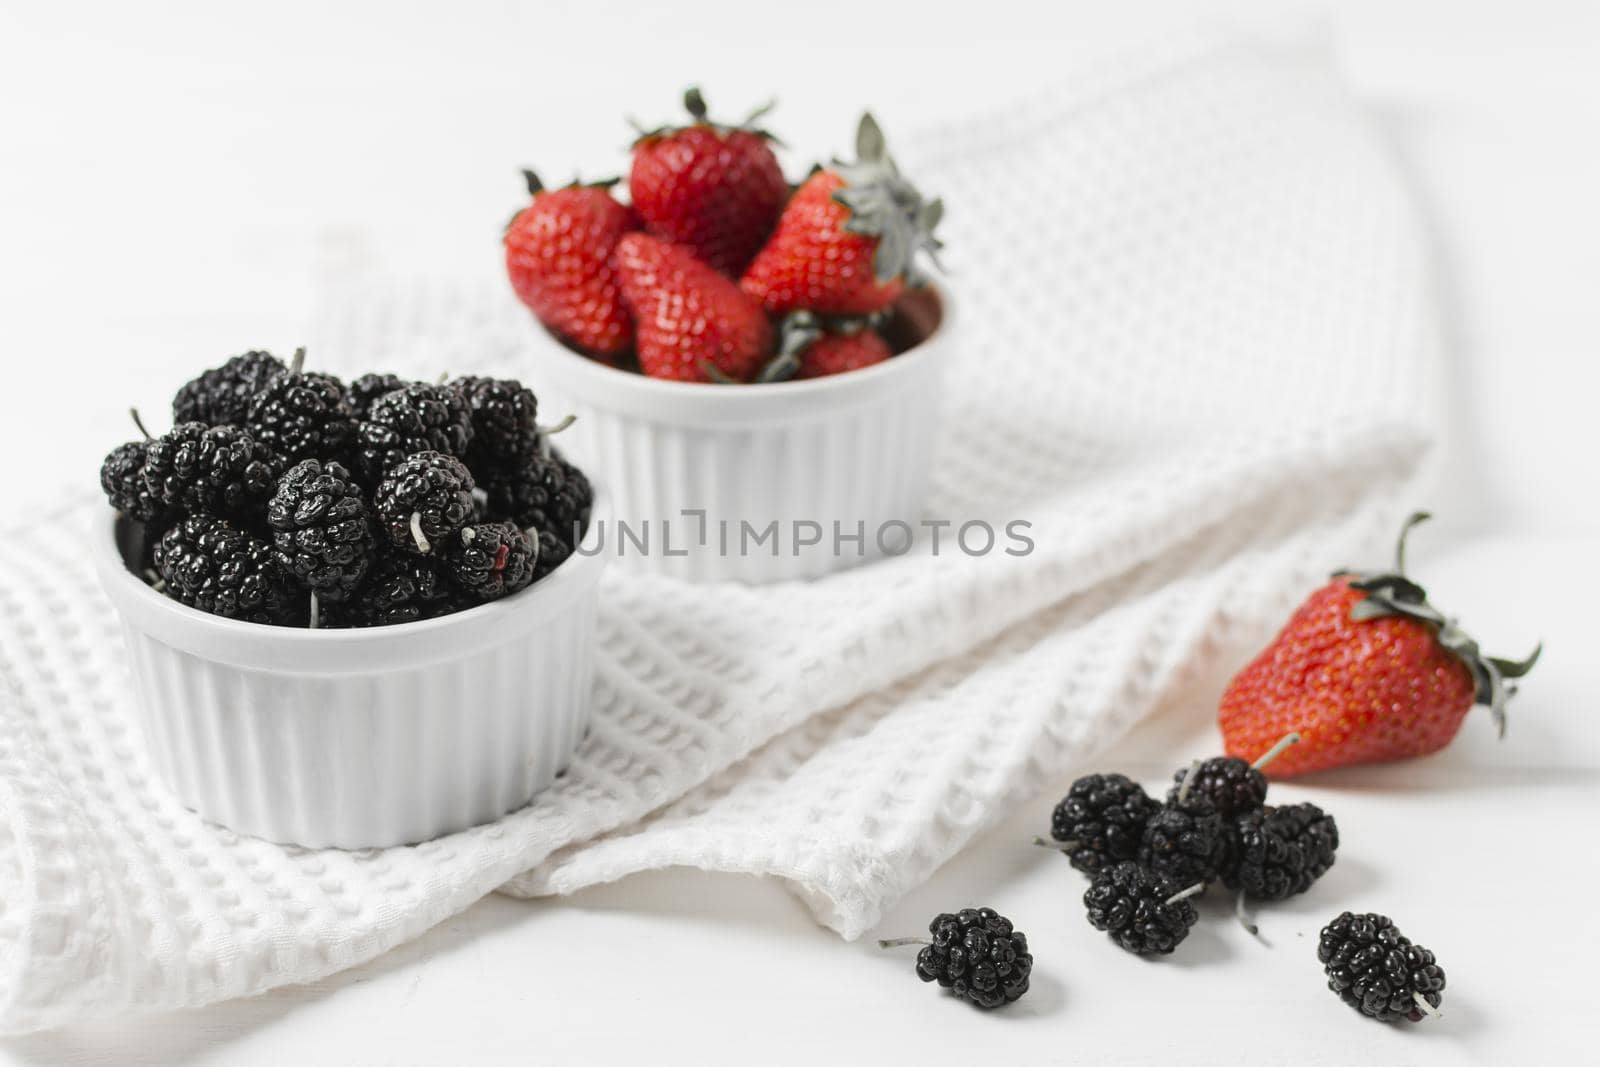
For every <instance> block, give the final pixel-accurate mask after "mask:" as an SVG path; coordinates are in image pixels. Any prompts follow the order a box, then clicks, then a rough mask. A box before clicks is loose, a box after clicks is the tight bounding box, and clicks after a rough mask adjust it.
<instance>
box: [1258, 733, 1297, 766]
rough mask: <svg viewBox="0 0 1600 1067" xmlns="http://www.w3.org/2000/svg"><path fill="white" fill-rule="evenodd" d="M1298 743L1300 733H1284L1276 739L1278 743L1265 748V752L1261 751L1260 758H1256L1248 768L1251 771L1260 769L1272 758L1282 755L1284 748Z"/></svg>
mask: <svg viewBox="0 0 1600 1067" xmlns="http://www.w3.org/2000/svg"><path fill="white" fill-rule="evenodd" d="M1299 743H1300V735H1299V734H1296V733H1288V734H1284V735H1283V736H1282V737H1280V738H1279V739H1278V743H1277V744H1275V745H1273V746H1272V747H1271V748H1269V749H1267V750H1266V751H1265V752H1263V753H1262V754H1261V758H1260V759H1258V760H1256V761H1255V762H1254V763H1252V764H1250V769H1251V770H1252V771H1259V770H1261V768H1263V767H1265V766H1266V765H1267V764H1269V763H1271V762H1272V761H1273V760H1275V759H1277V758H1278V757H1279V756H1281V755H1283V752H1284V750H1285V749H1287V748H1288V747H1289V746H1290V745H1298V744H1299Z"/></svg>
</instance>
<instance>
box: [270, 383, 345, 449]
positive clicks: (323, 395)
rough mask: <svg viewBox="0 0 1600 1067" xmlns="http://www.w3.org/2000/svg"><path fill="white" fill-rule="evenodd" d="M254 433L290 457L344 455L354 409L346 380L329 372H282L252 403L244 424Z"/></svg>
mask: <svg viewBox="0 0 1600 1067" xmlns="http://www.w3.org/2000/svg"><path fill="white" fill-rule="evenodd" d="M246 425H247V426H248V428H249V430H250V432H251V434H253V435H254V436H255V439H256V440H257V441H259V442H261V443H262V444H264V445H266V446H267V447H269V448H271V449H273V450H275V451H276V452H277V453H278V454H279V455H281V456H282V457H283V458H284V460H285V461H286V462H288V463H298V462H300V461H301V460H302V459H324V460H326V459H333V460H341V461H342V460H343V459H344V457H346V456H348V455H349V454H350V449H351V446H352V445H353V444H354V443H355V430H356V424H355V412H354V411H352V410H351V409H350V405H349V403H347V402H346V401H345V398H344V385H343V384H342V383H341V382H340V381H339V379H337V378H335V377H334V376H333V375H331V374H311V373H305V374H281V375H279V376H278V377H276V378H274V379H272V381H270V382H268V383H267V386H266V388H264V389H263V390H262V391H261V393H260V395H259V396H257V397H256V400H255V403H254V404H252V405H251V407H250V417H249V420H248V422H247V424H246Z"/></svg>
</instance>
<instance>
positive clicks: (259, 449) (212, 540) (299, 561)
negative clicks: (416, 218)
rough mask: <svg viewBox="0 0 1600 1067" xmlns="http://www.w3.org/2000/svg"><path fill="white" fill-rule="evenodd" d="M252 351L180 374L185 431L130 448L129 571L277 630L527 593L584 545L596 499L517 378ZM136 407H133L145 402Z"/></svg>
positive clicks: (368, 622)
mask: <svg viewBox="0 0 1600 1067" xmlns="http://www.w3.org/2000/svg"><path fill="white" fill-rule="evenodd" d="M304 362H305V352H304V350H301V351H299V352H297V353H295V357H294V359H293V360H291V361H288V362H285V361H283V360H280V359H278V358H277V357H275V356H273V355H271V354H269V353H266V352H247V353H245V354H244V355H241V356H236V357H234V358H233V359H230V360H228V361H227V362H226V363H224V364H223V365H222V366H220V367H217V368H214V369H212V370H208V371H206V372H205V373H203V374H201V375H200V376H199V377H198V378H195V379H194V380H193V381H190V382H188V383H186V384H185V385H184V386H183V387H182V388H181V389H179V390H178V392H177V395H176V396H174V397H173V401H172V413H173V421H174V426H173V428H172V429H171V430H170V431H168V432H167V433H165V434H161V435H159V436H153V435H151V434H149V433H148V432H145V429H144V424H143V423H142V422H140V423H139V429H140V432H141V433H142V434H143V439H141V440H134V441H129V442H127V443H125V444H122V445H118V446H117V447H116V448H115V449H113V450H112V452H111V453H110V454H109V455H108V456H107V457H106V459H105V462H104V463H103V464H102V465H101V468H100V485H101V488H102V489H103V490H104V491H105V494H106V498H107V499H108V500H109V501H110V502H111V506H112V507H114V508H115V509H116V510H117V511H119V512H121V513H122V514H123V515H124V516H125V517H126V519H127V521H129V522H132V523H137V524H139V525H140V526H141V527H142V530H141V531H140V532H141V533H142V536H141V537H139V538H136V539H135V543H138V544H142V545H144V546H145V548H144V554H143V557H142V558H141V559H139V560H137V561H135V563H136V569H137V570H138V571H139V572H140V573H142V574H143V575H144V577H145V578H146V580H147V581H148V582H149V583H150V584H151V586H152V587H153V588H154V589H156V590H158V591H159V592H162V593H165V594H166V595H167V596H169V597H171V598H173V599H174V600H178V601H181V602H182V603H184V604H187V605H189V606H190V607H193V608H196V609H198V610H200V611H205V612H208V613H210V614H213V615H219V616H223V617H225V618H232V619H241V620H244V621H247V622H257V623H266V624H271V625H277V626H308V625H310V626H324V627H330V628H332V627H367V626H387V625H394V624H397V623H405V622H416V621H419V620H422V619H431V618H437V617H439V616H441V615H448V614H452V613H454V612H457V611H462V610H464V609H466V608H469V607H472V606H474V605H476V604H480V603H483V602H485V601H488V600H494V599H498V598H500V597H504V596H509V595H510V594H512V593H516V592H519V591H520V590H522V589H524V588H526V587H527V586H529V585H530V584H532V583H533V582H535V581H538V580H539V579H540V578H543V577H544V576H545V575H547V574H549V573H550V572H551V571H553V570H554V569H555V568H556V567H558V566H559V565H560V564H561V563H562V561H564V560H566V559H567V558H568V557H569V556H571V554H572V552H573V550H574V548H575V547H576V545H577V542H578V541H579V540H580V539H581V538H582V537H583V535H584V532H585V530H586V529H587V526H588V521H589V509H590V506H591V504H592V503H593V499H594V494H593V490H592V489H591V488H590V485H589V480H588V479H587V478H586V477H584V475H583V472H582V471H580V470H578V469H577V468H576V467H574V466H573V465H572V464H570V463H568V462H567V461H566V459H565V458H564V457H562V455H561V453H560V452H558V451H556V450H555V449H554V448H553V447H551V444H550V440H549V436H550V433H551V432H552V431H550V430H545V429H543V428H542V427H540V426H539V425H538V423H537V422H536V421H535V415H536V414H537V411H538V402H537V400H536V398H535V396H534V394H533V392H532V391H531V390H529V389H527V388H526V387H525V386H523V385H522V384H521V383H520V382H516V381H509V380H501V379H494V378H478V377H471V378H460V379H457V380H455V381H451V382H439V383H424V382H414V381H409V380H407V379H404V378H400V377H398V376H396V375H393V374H365V375H362V376H361V377H359V378H357V379H355V380H354V381H353V382H351V383H349V384H348V385H346V384H345V383H344V382H342V381H340V380H339V379H338V378H336V377H334V376H333V375H331V374H324V373H319V372H315V371H307V370H305V369H304ZM135 421H136V422H138V416H137V414H135Z"/></svg>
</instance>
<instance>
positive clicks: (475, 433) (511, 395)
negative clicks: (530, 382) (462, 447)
mask: <svg viewBox="0 0 1600 1067" xmlns="http://www.w3.org/2000/svg"><path fill="white" fill-rule="evenodd" d="M451 385H452V387H453V388H455V389H456V390H457V391H458V392H459V393H460V394H461V396H462V398H463V399H464V400H465V401H466V403H467V409H468V411H469V412H470V413H471V419H472V445H471V448H470V451H469V452H468V455H467V457H466V458H467V466H469V467H471V468H472V473H473V474H474V475H475V476H477V478H478V480H479V481H480V482H488V481H490V480H491V479H492V478H493V477H495V476H498V475H501V474H507V475H509V474H510V473H512V472H513V471H514V470H515V469H516V467H517V465H518V463H519V461H520V460H521V459H522V457H523V456H525V455H527V454H528V453H529V452H530V451H531V450H533V449H534V448H536V447H538V444H539V430H538V422H537V420H538V415H539V401H538V399H537V398H536V397H535V396H534V395H533V391H532V390H530V389H528V388H527V387H526V386H524V385H523V384H522V383H521V382H519V381H514V380H511V379H503V378H459V379H457V380H456V381H454V382H452V383H451Z"/></svg>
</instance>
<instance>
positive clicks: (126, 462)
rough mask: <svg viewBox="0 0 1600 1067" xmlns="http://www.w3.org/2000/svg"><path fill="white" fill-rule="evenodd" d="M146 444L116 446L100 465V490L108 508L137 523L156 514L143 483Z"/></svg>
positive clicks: (147, 488) (154, 506)
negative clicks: (103, 493)
mask: <svg viewBox="0 0 1600 1067" xmlns="http://www.w3.org/2000/svg"><path fill="white" fill-rule="evenodd" d="M146 454H147V451H146V443H145V442H144V441H129V442H128V443H127V444H125V445H118V446H117V447H116V448H114V449H112V450H111V454H110V455H108V456H106V458H105V462H104V463H102V464H100V488H101V489H103V490H105V494H106V499H107V500H109V501H111V506H112V507H114V508H116V509H117V510H118V511H120V512H122V513H123V514H124V515H127V516H128V517H129V518H132V519H138V520H139V521H140V522H149V521H150V520H152V519H154V518H155V517H156V514H157V512H158V511H159V510H160V509H159V507H158V505H157V504H156V502H155V500H154V499H152V498H151V496H150V489H149V487H148V486H146V485H145V481H144V460H145V455H146Z"/></svg>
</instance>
